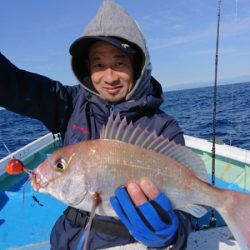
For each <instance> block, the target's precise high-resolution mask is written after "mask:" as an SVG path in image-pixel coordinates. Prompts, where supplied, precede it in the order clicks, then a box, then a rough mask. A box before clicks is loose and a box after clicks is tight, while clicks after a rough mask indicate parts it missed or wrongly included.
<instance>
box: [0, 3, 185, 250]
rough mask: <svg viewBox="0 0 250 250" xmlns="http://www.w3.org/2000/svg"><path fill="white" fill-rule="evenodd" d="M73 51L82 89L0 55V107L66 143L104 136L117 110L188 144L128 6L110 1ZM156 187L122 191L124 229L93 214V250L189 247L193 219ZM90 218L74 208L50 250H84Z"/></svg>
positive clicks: (119, 207)
mask: <svg viewBox="0 0 250 250" xmlns="http://www.w3.org/2000/svg"><path fill="white" fill-rule="evenodd" d="M70 53H71V55H72V69H73V72H74V74H75V75H76V77H77V79H78V80H79V83H80V85H77V86H73V87H72V86H63V85H62V84H60V83H58V82H55V81H52V80H50V79H48V78H46V77H44V76H40V75H37V74H33V73H30V72H26V71H23V70H19V69H18V68H16V67H15V66H14V65H13V64H11V63H10V62H9V61H8V60H7V59H6V58H5V57H3V55H0V106H3V107H6V108H7V109H10V110H12V111H14V112H17V113H20V114H22V115H27V116H30V117H33V118H36V119H39V120H41V121H42V122H43V123H44V124H45V125H46V126H47V128H48V129H49V130H50V131H52V132H53V133H58V132H60V133H61V134H62V137H63V142H64V145H67V144H72V143H76V142H79V141H82V140H88V139H95V138H98V137H99V133H100V130H101V127H102V126H103V125H104V124H105V123H106V122H107V119H108V117H109V115H110V114H111V112H113V114H114V115H117V114H118V113H119V114H120V116H121V118H123V117H126V119H127V120H128V121H133V123H134V124H135V125H140V127H141V128H146V127H147V129H148V130H149V131H156V133H157V134H158V135H163V136H165V137H167V138H169V140H174V141H175V142H176V143H179V144H184V139H183V133H182V131H181V130H180V128H179V126H178V124H177V122H176V121H175V120H174V119H173V118H172V117H170V116H168V115H167V114H165V113H164V112H162V111H161V110H160V109H159V106H160V105H161V103H162V101H163V100H162V89H161V86H160V84H159V83H158V82H157V81H156V80H155V79H154V78H153V77H152V76H151V64H150V60H149V55H148V50H147V48H146V43H145V39H144V37H143V34H142V33H141V31H140V30H139V28H138V26H137V25H136V23H135V22H134V20H133V19H132V18H131V17H130V16H129V15H128V14H127V13H126V12H125V11H124V9H123V8H121V7H120V6H119V5H117V4H115V3H114V2H112V1H109V0H106V1H104V2H103V4H102V6H101V7H100V9H99V11H98V12H97V14H96V16H95V17H94V18H93V19H92V20H91V22H90V23H89V24H88V26H87V27H86V29H85V32H84V35H83V36H82V37H80V38H79V39H77V40H76V41H75V42H74V43H73V44H72V45H71V47H70ZM125 184H126V183H125ZM156 185H157V183H156V184H154V183H152V181H151V180H150V179H146V178H144V179H142V180H140V182H139V183H136V182H134V181H130V182H129V183H127V185H126V187H118V188H117V190H115V195H114V197H111V204H112V206H113V208H114V209H115V211H116V212H117V215H118V217H119V219H120V220H121V222H122V223H121V222H120V221H119V220H117V219H116V218H110V217H104V216H95V219H94V222H93V225H92V229H91V232H90V238H89V242H88V249H104V248H110V247H113V246H124V247H123V248H122V249H135V248H134V243H135V242H136V241H139V242H141V243H142V244H143V245H145V246H147V247H150V248H164V249H170V248H171V249H184V248H185V246H186V240H187V236H188V233H189V231H190V222H189V219H188V216H187V215H185V214H184V213H181V212H179V211H173V210H172V207H171V204H170V202H169V200H168V199H167V197H166V196H165V195H164V194H163V193H161V192H160V190H158V188H157V187H156ZM88 218H89V213H88V212H86V211H79V210H77V209H74V208H68V209H67V210H66V211H65V212H64V214H63V215H62V216H61V217H60V218H59V219H58V221H57V222H56V224H55V226H54V228H53V230H52V233H51V249H55V250H58V249H81V248H82V246H83V244H84V239H85V238H84V237H85V235H84V227H85V225H86V223H87V221H88ZM124 225H125V226H124Z"/></svg>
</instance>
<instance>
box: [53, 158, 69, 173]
mask: <svg viewBox="0 0 250 250" xmlns="http://www.w3.org/2000/svg"><path fill="white" fill-rule="evenodd" d="M66 167H67V161H66V160H65V159H63V158H60V159H58V160H57V161H56V162H55V168H56V171H57V172H60V173H61V172H63V171H64V170H65V169H66Z"/></svg>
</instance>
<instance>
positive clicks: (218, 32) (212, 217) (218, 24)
mask: <svg viewBox="0 0 250 250" xmlns="http://www.w3.org/2000/svg"><path fill="white" fill-rule="evenodd" d="M220 6H221V0H218V16H217V35H216V54H215V75H214V97H213V130H212V131H213V143H212V185H213V186H214V185H215V141H216V137H215V136H216V104H217V103H216V101H217V75H218V57H219V36H220ZM209 225H210V227H216V218H215V211H214V209H212V210H211V216H210V221H209Z"/></svg>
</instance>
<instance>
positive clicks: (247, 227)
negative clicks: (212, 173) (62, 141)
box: [32, 116, 250, 250]
mask: <svg viewBox="0 0 250 250" xmlns="http://www.w3.org/2000/svg"><path fill="white" fill-rule="evenodd" d="M33 176H34V177H33V179H32V185H33V187H34V189H35V190H37V191H38V192H43V193H48V194H50V195H52V196H54V197H55V198H57V199H59V200H61V201H62V202H64V203H66V204H67V205H69V206H72V207H76V208H79V209H82V210H87V211H90V210H91V206H92V195H93V194H94V193H95V192H98V193H99V194H100V196H101V199H102V203H101V205H100V206H98V208H97V213H98V214H101V215H109V216H115V212H114V211H113V209H112V207H111V205H110V202H109V198H110V197H111V196H113V194H114V190H115V189H116V188H117V187H118V186H121V185H125V184H126V183H127V181H128V180H130V179H131V178H133V179H135V180H139V179H140V178H141V177H143V176H146V177H149V178H151V179H152V180H153V182H154V183H155V184H156V185H157V186H158V187H159V189H160V190H162V191H163V192H165V193H166V194H167V196H168V197H169V199H170V200H171V202H172V204H173V206H174V208H175V209H179V210H183V211H186V212H188V213H190V214H192V215H194V216H196V217H201V216H202V215H204V214H205V213H206V212H207V211H206V209H205V207H203V205H204V206H210V207H213V208H215V209H216V210H217V211H218V212H219V213H220V214H221V215H222V217H223V218H224V220H225V221H226V223H227V225H228V226H229V228H230V229H231V231H232V233H233V234H234V237H235V238H236V240H237V241H238V243H239V244H240V246H241V248H242V249H244V250H247V249H250V195H248V194H243V193H239V192H236V191H231V190H223V189H219V188H216V187H213V186H211V185H210V184H208V183H207V181H206V179H207V173H206V169H205V167H204V164H203V162H202V160H201V159H200V158H199V157H198V156H197V155H196V154H194V153H193V152H192V151H191V150H189V149H188V148H186V147H185V146H180V145H176V144H175V143H174V142H169V141H168V140H167V139H165V138H163V137H162V136H160V137H158V136H157V135H156V134H155V133H149V132H148V131H147V130H142V129H140V128H139V127H134V126H133V125H132V124H131V123H130V124H129V125H127V122H126V120H125V119H123V120H122V121H121V120H120V117H119V116H117V117H116V119H113V117H110V118H109V121H108V123H107V125H106V128H105V129H104V130H103V132H102V133H101V139H97V140H89V141H83V142H80V143H77V144H73V145H69V146H66V147H64V148H62V149H60V150H58V151H57V152H55V153H54V154H53V155H51V156H50V157H49V158H48V159H47V160H45V161H44V162H43V163H42V164H41V165H40V166H38V167H37V168H36V169H35V170H34V171H33Z"/></svg>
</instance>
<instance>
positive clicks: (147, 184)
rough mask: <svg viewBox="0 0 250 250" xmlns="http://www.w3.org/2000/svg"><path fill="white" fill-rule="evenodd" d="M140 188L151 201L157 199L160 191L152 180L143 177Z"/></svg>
mask: <svg viewBox="0 0 250 250" xmlns="http://www.w3.org/2000/svg"><path fill="white" fill-rule="evenodd" d="M140 188H141V190H142V192H143V193H144V194H145V195H146V196H147V197H148V199H149V200H153V199H155V198H156V197H157V196H158V195H159V193H160V191H159V189H158V188H157V187H156V186H155V185H154V183H153V182H152V181H151V179H149V178H147V177H142V178H141V180H140Z"/></svg>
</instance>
